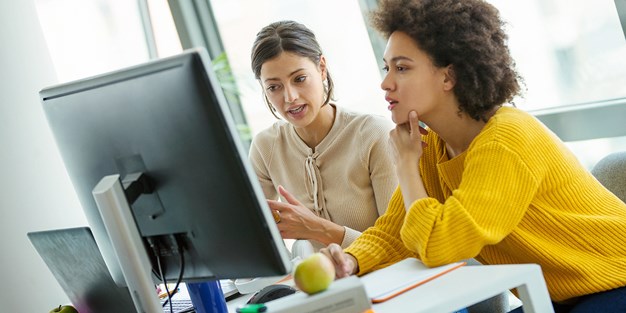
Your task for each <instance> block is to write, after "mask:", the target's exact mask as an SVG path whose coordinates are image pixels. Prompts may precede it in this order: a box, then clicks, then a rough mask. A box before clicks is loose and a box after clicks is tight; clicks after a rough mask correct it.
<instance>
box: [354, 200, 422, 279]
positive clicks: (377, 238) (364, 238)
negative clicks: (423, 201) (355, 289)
mask: <svg viewBox="0 0 626 313" xmlns="http://www.w3.org/2000/svg"><path fill="white" fill-rule="evenodd" d="M403 203H404V200H403V199H402V194H401V192H400V188H397V189H396V191H395V192H394V194H393V196H392V197H391V200H390V201H389V207H388V208H387V211H386V212H385V214H384V215H383V216H381V217H380V218H378V219H377V220H376V223H375V224H374V226H372V227H370V228H368V229H367V230H366V231H365V232H363V234H362V235H361V236H359V237H358V238H357V239H356V240H355V241H354V242H353V243H352V244H351V245H350V246H349V247H348V248H347V249H345V252H346V253H349V254H351V255H353V256H354V257H355V258H356V259H357V262H358V266H359V271H358V273H357V275H363V274H366V273H369V272H371V271H374V270H377V269H380V268H384V267H386V266H388V265H391V264H393V263H396V262H398V261H400V260H403V259H405V258H408V257H416V255H415V254H414V253H412V252H410V251H409V250H407V249H406V247H405V246H404V244H403V243H402V241H401V240H400V227H401V226H402V220H403V219H404V217H405V210H404V204H403Z"/></svg>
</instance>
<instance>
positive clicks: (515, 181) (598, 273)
mask: <svg viewBox="0 0 626 313" xmlns="http://www.w3.org/2000/svg"><path fill="white" fill-rule="evenodd" d="M581 127H584V126H581ZM424 140H425V141H426V142H427V143H428V147H427V148H426V149H425V150H424V153H423V156H422V158H421V160H420V173H421V176H422V179H423V181H424V185H425V187H426V191H427V192H428V194H429V195H430V197H429V198H425V199H420V200H417V201H415V202H414V203H413V204H412V205H411V208H410V210H409V211H408V213H406V210H405V207H404V202H403V199H402V194H401V192H400V189H399V188H398V189H397V190H396V192H395V193H394V195H393V197H392V199H391V200H390V202H389V207H388V209H387V212H386V213H385V214H384V215H383V216H381V217H380V218H379V219H378V220H377V221H376V224H375V225H374V226H373V227H372V228H370V229H368V230H367V231H365V232H364V233H363V235H362V236H361V237H359V238H358V239H357V240H356V241H355V242H354V243H353V244H352V245H351V246H350V247H349V248H347V249H346V252H348V253H350V254H352V255H354V256H355V257H356V258H357V260H358V263H359V273H358V274H364V273H367V272H369V271H372V270H375V269H378V268H382V267H385V266H388V265H390V264H392V263H395V262H397V261H400V260H401V259H404V258H406V257H418V258H420V259H421V260H422V261H423V262H424V263H425V264H426V265H428V266H438V265H443V264H447V263H451V262H456V261H459V260H462V259H468V258H473V257H475V258H476V259H478V260H479V261H481V262H482V263H484V264H514V263H536V264H539V265H541V268H542V270H543V275H544V278H545V280H546V283H547V285H548V290H549V292H550V296H551V298H552V300H553V301H562V300H566V299H569V298H573V297H576V296H580V295H585V294H590V293H594V292H599V291H604V290H609V289H613V288H616V287H620V286H626V205H625V204H624V203H623V202H621V201H620V200H619V199H618V198H617V197H616V196H614V195H613V194H612V193H610V192H609V191H608V190H606V189H605V188H604V187H603V186H602V185H600V183H599V182H598V181H597V180H596V179H595V178H594V177H593V176H591V174H590V173H589V172H588V171H587V170H585V169H584V168H583V166H581V164H580V163H579V162H578V160H577V159H576V157H575V156H574V155H573V154H572V153H571V152H570V151H569V150H568V149H567V148H566V147H565V146H564V145H563V143H562V142H561V141H560V140H559V139H558V138H557V137H556V136H555V135H554V134H553V133H551V132H550V131H549V130H548V129H547V128H546V127H545V126H543V125H542V124H541V123H540V122H538V121H537V120H536V119H535V118H534V117H532V116H531V115H529V114H527V113H524V112H523V111H520V110H518V109H515V108H510V107H503V108H501V109H499V110H498V112H497V113H496V114H495V115H494V116H493V117H492V118H491V119H490V120H489V122H488V123H487V124H486V126H485V127H484V128H483V130H482V131H481V133H480V134H479V135H478V136H477V137H476V138H475V139H474V141H473V142H472V144H471V145H470V147H469V148H468V149H467V150H466V151H465V152H464V153H463V154H461V155H458V156H457V157H455V158H453V159H451V160H448V158H447V154H446V149H445V145H444V142H443V141H442V140H441V139H440V138H439V137H438V136H437V135H436V134H435V133H434V132H432V131H431V132H430V134H428V135H426V136H424Z"/></svg>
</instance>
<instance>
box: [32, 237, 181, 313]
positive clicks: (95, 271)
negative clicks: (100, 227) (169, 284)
mask: <svg viewBox="0 0 626 313" xmlns="http://www.w3.org/2000/svg"><path fill="white" fill-rule="evenodd" d="M27 235H28V239H29V240H30V242H31V243H32V245H33V246H34V247H35V249H36V250H37V253H39V256H41V258H42V259H43V261H44V262H45V263H46V265H47V266H48V269H50V272H52V274H53V275H54V277H55V278H56V280H57V282H58V283H59V285H61V288H62V289H63V291H65V294H67V297H68V298H69V299H70V301H71V302H72V305H73V306H74V307H75V308H76V309H77V310H78V311H79V312H81V313H111V312H116V313H126V312H128V313H135V312H136V310H135V305H134V304H133V300H132V298H131V296H130V293H129V291H128V288H126V287H119V286H117V284H115V282H114V281H113V278H111V275H110V274H109V270H108V269H107V267H106V264H105V263H104V259H103V258H102V255H101V254H100V250H98V246H97V244H96V241H95V239H94V238H93V235H92V233H91V230H90V229H89V228H88V227H78V228H67V229H55V230H48V231H38V232H30V233H28V234H27ZM155 296H156V289H155ZM58 304H60V303H51V304H50V307H54V306H55V305H58ZM172 305H173V306H176V307H180V308H189V306H190V305H191V301H190V300H189V297H188V295H187V297H181V296H180V295H175V296H174V297H173V301H172ZM179 311H180V309H179V310H174V312H179ZM165 312H169V306H166V310H165Z"/></svg>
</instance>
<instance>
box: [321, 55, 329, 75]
mask: <svg viewBox="0 0 626 313" xmlns="http://www.w3.org/2000/svg"><path fill="white" fill-rule="evenodd" d="M320 73H322V81H326V78H327V76H328V74H327V73H328V72H327V71H326V57H324V55H323V54H322V55H320Z"/></svg>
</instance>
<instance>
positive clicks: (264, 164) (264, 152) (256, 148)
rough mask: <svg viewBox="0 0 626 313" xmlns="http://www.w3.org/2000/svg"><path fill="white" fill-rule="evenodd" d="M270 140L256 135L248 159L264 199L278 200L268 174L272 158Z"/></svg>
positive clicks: (261, 134) (276, 192)
mask: <svg viewBox="0 0 626 313" xmlns="http://www.w3.org/2000/svg"><path fill="white" fill-rule="evenodd" d="M269 139H270V138H264V137H263V133H260V134H259V135H257V137H255V138H254V140H252V143H251V145H250V152H249V158H250V163H251V164H252V168H253V169H254V172H255V173H256V175H257V177H258V179H259V183H260V184H261V189H263V194H264V195H265V198H266V199H272V200H276V199H278V191H276V188H274V183H273V182H272V177H271V176H270V173H269V168H268V164H270V161H271V157H272V152H271V151H272V149H273V147H272V145H273V144H272V141H271V140H269Z"/></svg>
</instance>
